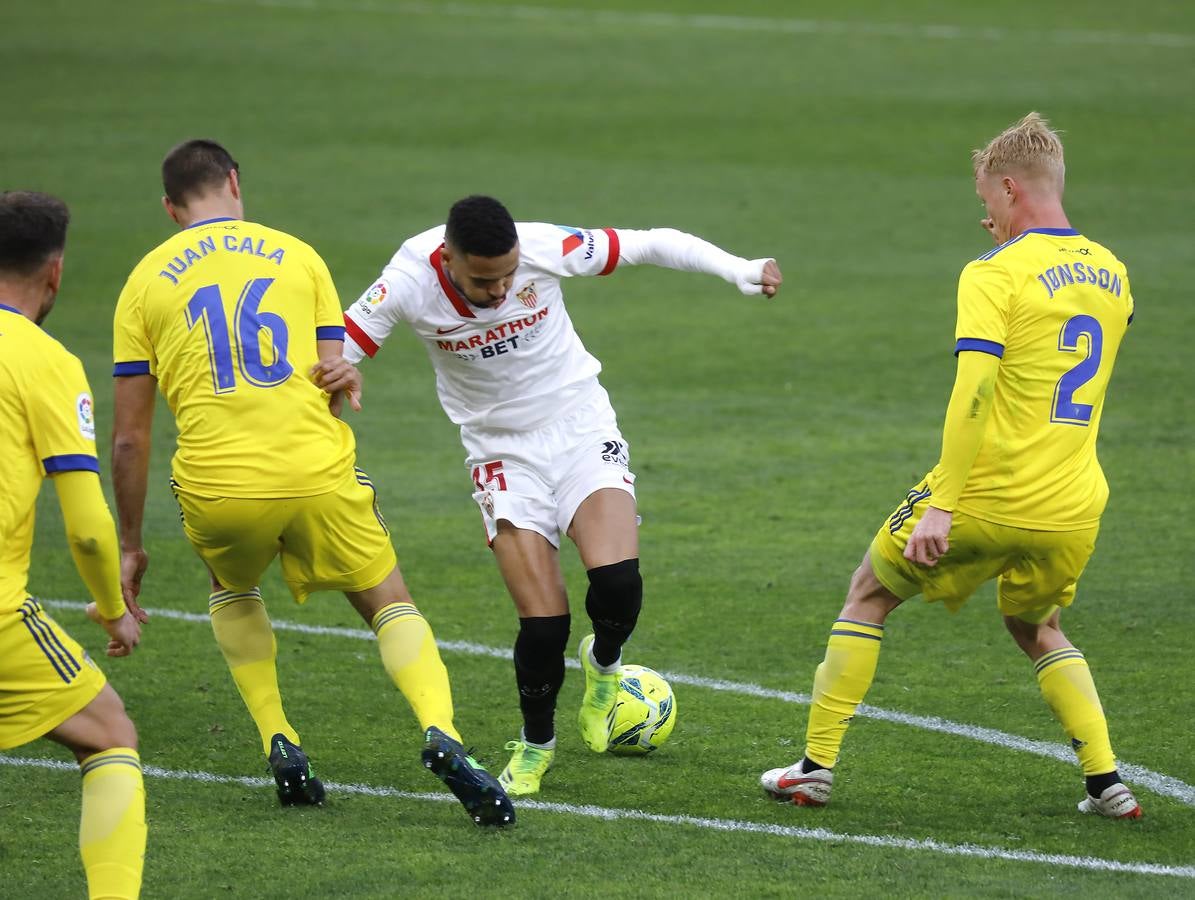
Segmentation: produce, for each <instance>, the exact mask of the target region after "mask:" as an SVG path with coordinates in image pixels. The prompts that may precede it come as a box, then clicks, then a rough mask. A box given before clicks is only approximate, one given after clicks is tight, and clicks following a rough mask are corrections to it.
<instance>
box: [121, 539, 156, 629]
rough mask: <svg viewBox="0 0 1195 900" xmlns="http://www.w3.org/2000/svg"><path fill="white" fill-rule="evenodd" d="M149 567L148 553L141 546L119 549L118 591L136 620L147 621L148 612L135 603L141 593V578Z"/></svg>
mask: <svg viewBox="0 0 1195 900" xmlns="http://www.w3.org/2000/svg"><path fill="white" fill-rule="evenodd" d="M148 568H149V554H148V553H146V552H145V550H144V549H143V548H141V547H138V548H137V549H136V550H121V551H120V593H121V596H123V597H124V605H125V606H126V607H127V608H128V610H129V612H130V613H132V615H133V617H134V618H135V619H136V620H137V621H138V622H148V621H149V613H147V612H146V611H145V610H143V609H142V608H141V606H140V604H138V603H137V598H138V597H139V596H140V595H141V579H142V578H143V577H145V570H146V569H148Z"/></svg>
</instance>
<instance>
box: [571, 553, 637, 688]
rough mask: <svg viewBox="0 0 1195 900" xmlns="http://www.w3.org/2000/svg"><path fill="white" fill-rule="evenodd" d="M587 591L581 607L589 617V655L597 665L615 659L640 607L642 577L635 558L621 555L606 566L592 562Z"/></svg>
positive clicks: (617, 659) (618, 655)
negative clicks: (591, 631)
mask: <svg viewBox="0 0 1195 900" xmlns="http://www.w3.org/2000/svg"><path fill="white" fill-rule="evenodd" d="M586 574H587V575H588V576H589V591H588V592H587V593H586V595H585V611H586V612H587V613H588V614H589V618H590V619H591V620H592V621H593V636H594V641H593V657H594V659H596V660H597V662H598V665H600V666H610V665H613V664H615V663H617V662H618V661H619V657H620V656H621V655H622V645H623V644H625V643H626V642H627V639H628V638H629V637H630V636H631V632H633V631H634V630H635V623H636V622H638V621H639V611H640V610H641V609H642V607H643V577H642V576H641V575H640V574H639V560H638V559H624V560H622V561H621V562H616V563H613V564H611V565H608V566H596V567H594V568H592V569H590V570H589V571H588V572H587V573H586Z"/></svg>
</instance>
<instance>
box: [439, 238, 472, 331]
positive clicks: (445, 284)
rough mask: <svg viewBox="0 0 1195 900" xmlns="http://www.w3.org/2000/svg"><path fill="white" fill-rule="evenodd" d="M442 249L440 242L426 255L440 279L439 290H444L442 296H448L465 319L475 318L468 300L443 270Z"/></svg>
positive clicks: (453, 306)
mask: <svg viewBox="0 0 1195 900" xmlns="http://www.w3.org/2000/svg"><path fill="white" fill-rule="evenodd" d="M443 249H444V245H443V244H441V245H440V246H439V247H437V248H436V249H435V250H433V251H432V255H431V256H429V257H428V262H430V263H431V264H432V268H433V269H435V270H436V277H437V278H439V279H440V290H442V291H443V292H444V296H445V297H447V298H448V302H449V303H451V304H452V308H453V309H455V310H456V311H457V313H459V314H460V315H462V316H464V317H465V318H466V319H476V318H477V316H475V315H473V310H471V309H469V301H467V300H466V299H465V298H464V297H462V296H461V292H460V291H458V290H457V289H456V285H455V284H453V283H452V279H451V278H449V277H448V273H447V272H445V271H444V261H443V260H441V259H440V251H441V250H443Z"/></svg>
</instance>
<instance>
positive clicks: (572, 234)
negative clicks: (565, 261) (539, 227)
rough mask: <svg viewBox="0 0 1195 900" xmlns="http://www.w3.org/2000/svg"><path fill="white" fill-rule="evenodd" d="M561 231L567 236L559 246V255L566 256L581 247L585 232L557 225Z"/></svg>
mask: <svg viewBox="0 0 1195 900" xmlns="http://www.w3.org/2000/svg"><path fill="white" fill-rule="evenodd" d="M556 227H557V228H559V229H560V230H561V231H567V232H568V234H567V236H566V237H565V238H564V240H563V241H562V242H561V244H560V255H561V256H568V255H569V254H570V253H572V252H573V251H574V250H576V249H578V248H579V247H581V246H583V245H584V243H585V232H584V231H582V230H581V229H580V228H569V227H568V226H567V225H557V226H556Z"/></svg>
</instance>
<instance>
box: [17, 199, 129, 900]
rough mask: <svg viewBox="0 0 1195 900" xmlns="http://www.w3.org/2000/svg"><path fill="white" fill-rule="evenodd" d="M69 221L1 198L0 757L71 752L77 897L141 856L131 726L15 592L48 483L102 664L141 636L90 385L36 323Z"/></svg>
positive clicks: (34, 204)
mask: <svg viewBox="0 0 1195 900" xmlns="http://www.w3.org/2000/svg"><path fill="white" fill-rule="evenodd" d="M69 218H70V216H69V213H68V212H67V208H66V204H65V203H63V202H62V201H61V200H59V199H57V198H56V197H51V196H49V195H47V194H40V193H34V192H27V191H13V192H8V193H4V194H0V460H3V461H4V470H5V471H4V489H3V490H2V491H0V750H8V749H10V748H12V747H17V746H20V745H21V744H25V743H28V742H29V741H32V740H34V739H36V738H39V737H47V738H49V739H50V740H52V741H56V742H58V743H59V744H62V745H63V746H65V747H67V748H68V749H70V751H71V752H72V753H74V754H75V758H76V759H77V760H78V761H79V767H80V769H81V770H82V772H83V810H82V819H81V822H80V826H79V848H80V850H81V852H82V855H83V866H84V868H85V869H86V872H87V886H88V891H89V892H90V895H91V896H92V897H136V896H138V895H139V894H140V892H141V867H142V864H143V861H144V856H145V789H144V786H143V784H142V780H141V759H140V757H139V756H138V755H137V730H136V729H135V728H134V727H133V723H132V722H131V721H130V720H129V717H128V715H127V714H126V713H125V709H124V704H123V703H121V700H120V697H119V696H117V694H116V691H114V690H113V689H112V686H111V685H110V684H108V682H107V680H106V679H105V678H104V675H103V673H102V672H101V671H100V670H99V669H98V668H97V667H96V665H95V663H93V662H92V661H91V659H90V658H89V657H88V656H87V654H86V653H85V652H84V650H83V648H82V647H80V646H79V645H78V644H77V643H75V641H74V640H72V638H71V637H70V635H68V634H67V633H66V632H65V631H63V630H62V628H61V627H60V626H59V625H58V623H56V622H55V621H54V620H53V619H51V618H50V617H49V616H48V615H47V614H46V613H45V611H44V610H43V609H42V606H41V604H40V603H38V602H37V601H36V600H34V599H33V598H32V597H30V596H29V594H28V593H27V583H28V577H29V551H30V549H31V548H32V545H33V519H34V507H35V504H36V501H37V494H38V492H39V491H40V490H41V485H42V480H43V479H45V478H47V477H49V478H50V479H52V480H53V482H54V489H55V491H56V492H57V494H58V502H59V505H60V506H61V507H62V517H63V519H64V520H65V522H66V535H67V542H68V543H69V545H70V548H71V555H72V556H73V557H74V560H75V566H76V568H77V569H78V570H79V574H80V575H81V576H82V577H83V581H84V583H86V585H87V588H88V590H89V591H90V592H91V595H92V597H94V598H95V601H94V602H93V603H92V604H90V605H89V606H88V608H87V612H88V615H89V616H90V617H91V618H92V619H93V620H94V621H96V622H98V623H99V624H100V625H101V626H103V628H104V630H105V631H106V632H107V633H108V637H109V643H108V655H109V656H127V655H128V654H129V653H130V652H131V651H132V649H133V648H134V647H135V646H137V644H138V642H139V641H140V639H141V626H140V624H139V623H138V622H137V620H136V619H135V618H134V617H133V616H132V615H130V614H129V612H128V611H127V610H126V609H125V604H124V601H123V600H122V599H121V594H120V570H119V555H118V551H117V545H116V530H115V528H114V527H113V525H112V515H111V513H109V512H108V504H107V503H106V502H105V500H104V494H103V491H102V490H101V489H100V478H99V471H100V469H99V464H98V461H97V459H96V453H95V413H94V406H93V404H92V399H91V389H90V388H89V387H88V385H87V377H86V376H85V375H84V374H83V366H82V365H81V364H80V362H79V360H78V359H77V358H76V357H75V356H72V355H71V354H70V353H69V352H68V351H67V349H66V348H65V347H63V346H62V344H60V343H58V341H56V340H54V339H53V338H52V337H50V336H49V335H48V334H46V333H45V332H44V331H42V330H41V329H40V328H39V327H38V326H39V325H40V324H41V323H42V321H43V320H44V319H45V318H46V316H47V315H49V313H50V308H51V307H52V306H53V305H54V298H55V296H56V295H57V293H58V288H59V285H60V283H61V281H62V259H63V249H64V247H65V246H66V229H67V224H68V221H69Z"/></svg>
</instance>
